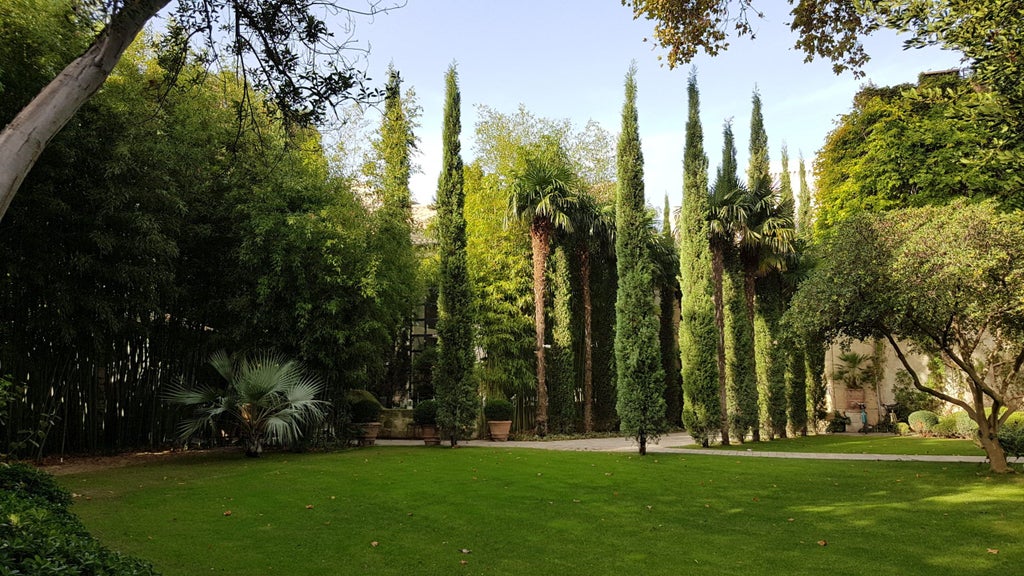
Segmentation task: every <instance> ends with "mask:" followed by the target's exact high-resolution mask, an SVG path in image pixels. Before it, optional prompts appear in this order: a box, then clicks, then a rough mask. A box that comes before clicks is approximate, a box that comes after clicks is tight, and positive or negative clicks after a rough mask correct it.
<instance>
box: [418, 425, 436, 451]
mask: <svg viewBox="0 0 1024 576" xmlns="http://www.w3.org/2000/svg"><path fill="white" fill-rule="evenodd" d="M420 432H421V433H422V434H423V443H424V444H426V445H427V446H437V445H439V444H440V443H441V438H440V437H439V436H438V435H437V426H435V425H433V424H420Z"/></svg>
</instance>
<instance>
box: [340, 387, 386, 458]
mask: <svg viewBox="0 0 1024 576" xmlns="http://www.w3.org/2000/svg"><path fill="white" fill-rule="evenodd" d="M348 404H349V411H350V412H351V414H352V423H353V424H355V425H356V427H358V428H359V445H360V446H373V444H374V442H376V440H377V434H379V433H380V428H381V423H380V412H381V410H383V409H384V407H383V406H381V405H380V402H378V401H377V398H375V397H374V396H373V394H371V393H370V392H368V391H366V390H350V391H349V393H348Z"/></svg>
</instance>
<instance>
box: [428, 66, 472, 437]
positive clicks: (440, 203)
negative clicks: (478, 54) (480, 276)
mask: <svg viewBox="0 0 1024 576" xmlns="http://www.w3.org/2000/svg"><path fill="white" fill-rule="evenodd" d="M461 102H462V99H461V95H460V93H459V86H458V74H457V72H456V70H455V65H454V64H452V65H451V66H450V67H449V68H448V72H447V73H446V74H445V104H444V129H443V132H442V145H443V152H442V154H443V156H442V164H441V174H440V176H439V177H438V182H437V229H436V234H437V250H438V253H439V255H440V261H441V263H440V285H439V286H438V294H437V308H438V319H437V344H438V360H437V364H436V365H435V366H434V390H435V395H436V399H437V422H438V424H439V425H440V426H441V428H442V429H443V430H444V432H445V434H446V435H447V436H448V438H449V440H450V442H451V445H452V446H455V445H456V444H458V440H459V438H461V437H464V436H465V435H466V434H467V432H468V430H469V428H470V427H471V426H472V425H473V423H474V422H475V420H476V414H477V388H476V380H475V379H474V375H473V365H474V363H475V360H476V359H475V357H474V354H473V322H472V294H471V292H470V286H469V272H468V270H467V268H466V217H465V214H464V212H463V210H464V205H465V190H464V189H463V178H464V174H463V166H462V145H461V144H460V142H459V135H460V133H461V132H462V120H461Z"/></svg>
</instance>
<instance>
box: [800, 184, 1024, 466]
mask: <svg viewBox="0 0 1024 576" xmlns="http://www.w3.org/2000/svg"><path fill="white" fill-rule="evenodd" d="M818 250H819V258H820V263H819V265H818V267H817V268H816V269H815V270H814V271H813V272H811V274H810V276H809V277H808V279H807V280H806V281H805V282H804V283H803V284H802V285H801V286H800V289H799V290H798V292H797V294H796V296H795V297H794V299H793V306H792V308H791V309H790V310H789V312H788V313H787V314H788V319H789V321H790V322H792V323H793V325H795V326H797V327H798V328H799V329H801V330H802V331H804V332H807V333H820V334H824V335H825V336H826V337H827V338H828V339H831V340H836V339H843V338H856V339H861V340H865V339H868V338H884V339H886V340H887V341H888V342H889V344H890V345H891V346H892V347H893V349H894V350H895V351H896V354H897V356H898V357H899V359H900V362H901V364H903V367H904V368H905V369H906V370H907V372H908V373H909V374H910V375H911V377H912V379H913V381H914V385H915V386H916V387H917V388H918V389H919V390H921V391H922V392H926V393H928V394H931V395H932V396H935V397H937V398H940V399H942V400H944V401H946V402H949V403H951V404H955V405H956V406H959V407H960V408H962V409H963V410H964V411H966V412H967V413H968V414H969V415H970V416H971V418H972V419H974V421H975V422H977V423H978V425H979V430H980V440H981V443H982V445H983V447H984V448H985V451H986V453H987V454H988V456H989V460H990V462H991V466H992V468H993V470H996V471H1006V470H1007V464H1006V458H1005V455H1004V453H1003V451H1002V448H1001V447H1000V446H999V443H998V441H997V439H996V436H997V434H998V431H999V426H1000V425H1001V423H1002V422H1005V420H1006V418H1007V417H1008V416H1009V414H1010V413H1012V412H1013V411H1015V410H1016V409H1018V408H1019V407H1020V406H1021V402H1022V400H1024V373H1022V367H1024V301H1022V300H1021V294H1024V214H1022V213H1020V212H1010V213H1001V212H999V211H998V210H997V208H996V206H995V205H994V203H993V202H991V201H987V202H984V203H980V204H968V203H966V202H965V201H962V200H961V201H957V202H954V203H952V204H949V205H946V206H939V207H925V208H914V209H903V210H893V211H889V212H885V213H881V214H870V213H861V214H858V215H855V216H853V217H851V218H849V219H848V220H846V221H844V222H843V223H842V224H840V225H839V226H838V227H837V228H836V229H835V230H834V231H833V232H832V233H831V234H829V235H828V237H827V238H825V239H824V240H823V241H822V242H821V244H820V247H819V249H818ZM908 352H919V353H924V354H928V355H931V356H933V357H939V358H941V359H942V361H943V363H945V364H946V365H947V366H949V367H950V368H952V369H955V370H958V371H959V372H960V373H962V374H963V376H964V377H965V382H966V391H965V392H966V396H965V397H964V398H963V399H962V398H960V397H958V396H956V395H954V394H948V393H946V392H944V391H942V390H940V389H937V388H935V387H932V386H931V385H930V383H929V382H928V381H927V380H926V379H925V378H924V377H923V375H922V374H919V373H918V372H917V371H916V370H915V369H914V368H913V366H912V365H911V364H910V363H909V362H908V361H907V359H906V354H907V353H908Z"/></svg>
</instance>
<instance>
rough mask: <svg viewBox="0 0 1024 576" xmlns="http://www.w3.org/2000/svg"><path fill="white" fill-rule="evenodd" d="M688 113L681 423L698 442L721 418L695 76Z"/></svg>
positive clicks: (690, 86) (682, 262) (682, 242)
mask: <svg viewBox="0 0 1024 576" xmlns="http://www.w3.org/2000/svg"><path fill="white" fill-rule="evenodd" d="M686 92H687V107H688V109H689V116H688V119H687V121H686V144H685V148H684V151H683V205H682V209H681V210H680V213H679V267H680V271H679V288H680V290H681V292H682V299H681V303H680V322H679V350H680V359H681V362H682V379H683V425H684V426H686V431H687V432H689V434H690V436H692V437H693V438H694V440H696V441H697V442H699V443H700V444H702V445H704V446H707V445H708V437H709V436H710V435H711V432H712V430H714V429H715V428H716V426H717V424H718V422H719V417H718V415H719V406H718V364H716V351H717V336H716V329H715V304H714V283H713V280H712V277H711V248H710V246H709V245H708V235H709V233H710V230H709V228H708V221H707V217H706V215H707V212H708V192H707V191H708V158H707V154H705V153H704V132H703V128H702V127H701V123H700V92H699V91H698V89H697V75H696V73H691V74H690V77H689V80H688V81H687V86H686Z"/></svg>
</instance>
